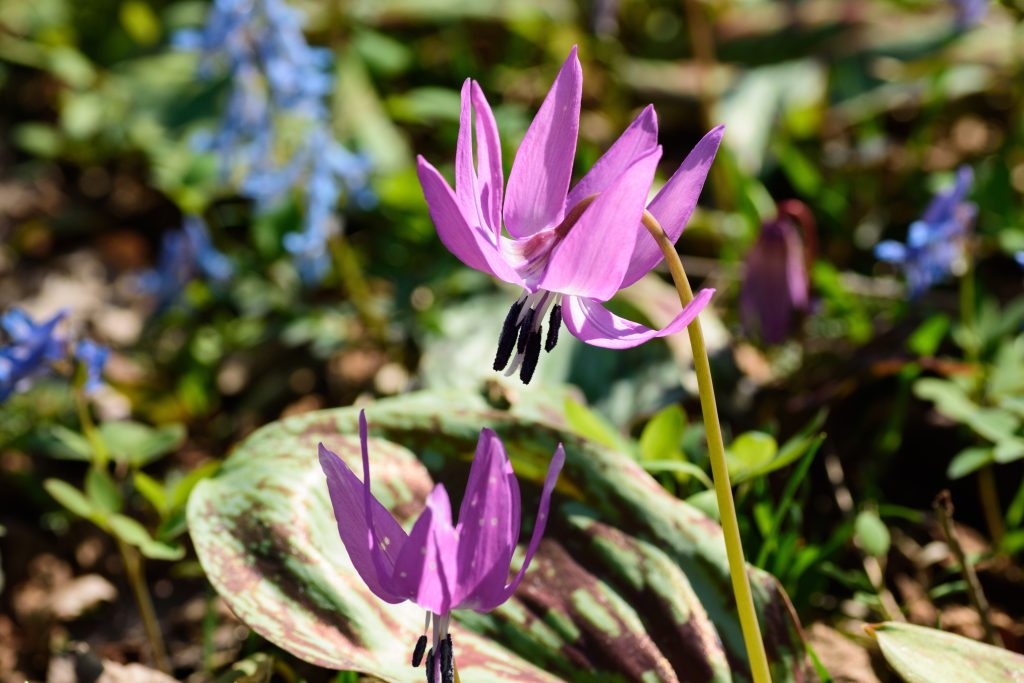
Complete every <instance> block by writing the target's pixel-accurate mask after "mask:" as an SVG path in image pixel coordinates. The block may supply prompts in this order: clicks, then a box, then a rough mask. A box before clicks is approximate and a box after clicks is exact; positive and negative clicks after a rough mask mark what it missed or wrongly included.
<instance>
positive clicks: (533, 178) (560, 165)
mask: <svg viewBox="0 0 1024 683" xmlns="http://www.w3.org/2000/svg"><path fill="white" fill-rule="evenodd" d="M582 97H583V69H582V67H580V60H579V58H578V57H577V56H576V48H575V46H574V47H573V48H572V51H570V52H569V57H568V58H567V59H566V60H565V64H563V65H562V69H561V71H559V72H558V77H557V78H556V79H555V82H554V83H553V84H552V86H551V90H549V91H548V94H547V96H546V97H545V98H544V102H543V104H541V106H540V110H538V111H537V115H536V116H535V117H534V119H533V123H531V124H530V128H529V130H527V131H526V136H525V137H524V138H523V142H522V144H520V145H519V151H518V152H517V153H516V158H515V161H513V162H512V171H511V172H510V173H509V176H508V190H507V192H506V195H505V208H504V211H505V227H506V228H507V229H508V231H509V233H511V234H512V236H513V237H529V236H530V235H532V234H534V233H535V232H537V231H539V230H543V229H544V228H550V227H553V226H555V225H558V224H559V223H560V222H561V220H562V217H563V215H564V212H565V195H566V193H567V192H568V190H569V178H570V176H571V175H572V162H573V158H574V157H575V156H576V137H577V135H578V133H579V127H580V101H581V99H582Z"/></svg>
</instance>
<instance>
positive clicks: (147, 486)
mask: <svg viewBox="0 0 1024 683" xmlns="http://www.w3.org/2000/svg"><path fill="white" fill-rule="evenodd" d="M132 481H133V483H134V484H135V490H136V491H138V492H139V493H140V494H142V497H143V498H145V499H146V501H148V502H149V504H150V505H152V506H153V509H155V510H156V511H157V512H158V513H160V515H161V516H163V515H164V514H165V513H166V511H167V493H166V492H165V491H164V487H163V484H161V483H160V482H158V481H157V480H156V479H154V478H153V477H151V476H149V475H148V474H146V473H145V472H136V473H135V476H134V477H133V478H132Z"/></svg>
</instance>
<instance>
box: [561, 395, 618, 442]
mask: <svg viewBox="0 0 1024 683" xmlns="http://www.w3.org/2000/svg"><path fill="white" fill-rule="evenodd" d="M565 419H566V422H568V423H569V428H570V429H572V431H574V432H576V433H577V434H579V435H580V436H582V437H583V438H584V439H589V440H591V441H593V442H594V443H599V444H601V445H602V446H604V447H605V448H611V449H613V450H617V451H619V452H621V453H632V452H633V451H634V450H635V449H634V446H633V444H632V442H630V441H629V440H628V439H627V438H626V437H624V436H623V435H622V433H621V432H619V430H618V429H616V428H615V426H614V425H612V424H611V423H609V422H608V420H606V419H605V418H604V417H603V416H602V415H601V414H600V413H598V412H596V411H594V410H591V409H590V408H588V407H587V406H585V405H583V404H582V403H580V402H578V401H575V400H573V399H571V398H567V399H565Z"/></svg>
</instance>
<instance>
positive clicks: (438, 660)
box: [412, 612, 459, 683]
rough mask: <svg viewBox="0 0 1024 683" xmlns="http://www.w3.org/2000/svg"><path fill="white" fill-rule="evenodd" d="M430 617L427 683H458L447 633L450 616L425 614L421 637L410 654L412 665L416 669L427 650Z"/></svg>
mask: <svg viewBox="0 0 1024 683" xmlns="http://www.w3.org/2000/svg"><path fill="white" fill-rule="evenodd" d="M431 617H433V622H434V630H433V636H434V638H433V647H431V648H430V650H429V651H428V652H427V660H426V667H425V668H426V673H427V683H458V682H459V678H458V674H457V672H456V670H455V656H454V652H453V650H452V636H451V634H450V633H448V625H449V623H450V622H451V615H450V614H443V615H441V614H431V613H430V612H427V616H426V620H425V621H424V623H423V635H421V636H420V637H419V640H417V641H416V647H415V648H414V649H413V652H412V665H413V667H414V668H415V667H418V666H419V665H420V662H422V661H423V651H424V650H426V648H427V633H426V632H427V631H428V630H429V629H430V622H431Z"/></svg>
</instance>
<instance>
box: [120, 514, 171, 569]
mask: <svg viewBox="0 0 1024 683" xmlns="http://www.w3.org/2000/svg"><path fill="white" fill-rule="evenodd" d="M110 531H111V533H113V534H114V535H115V536H117V537H118V538H120V539H121V540H122V541H124V542H125V543H127V544H129V545H133V546H135V547H136V548H138V549H139V552H141V553H142V554H143V555H145V556H146V557H148V558H150V559H153V560H180V559H181V558H182V557H184V556H185V549H184V548H183V547H182V546H175V545H171V544H169V543H163V542H161V541H157V540H155V539H154V538H153V537H152V536H150V535H149V532H148V531H146V527H144V526H142V525H141V524H139V522H138V521H136V520H134V519H132V518H131V517H126V516H125V515H113V516H111V518H110Z"/></svg>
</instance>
